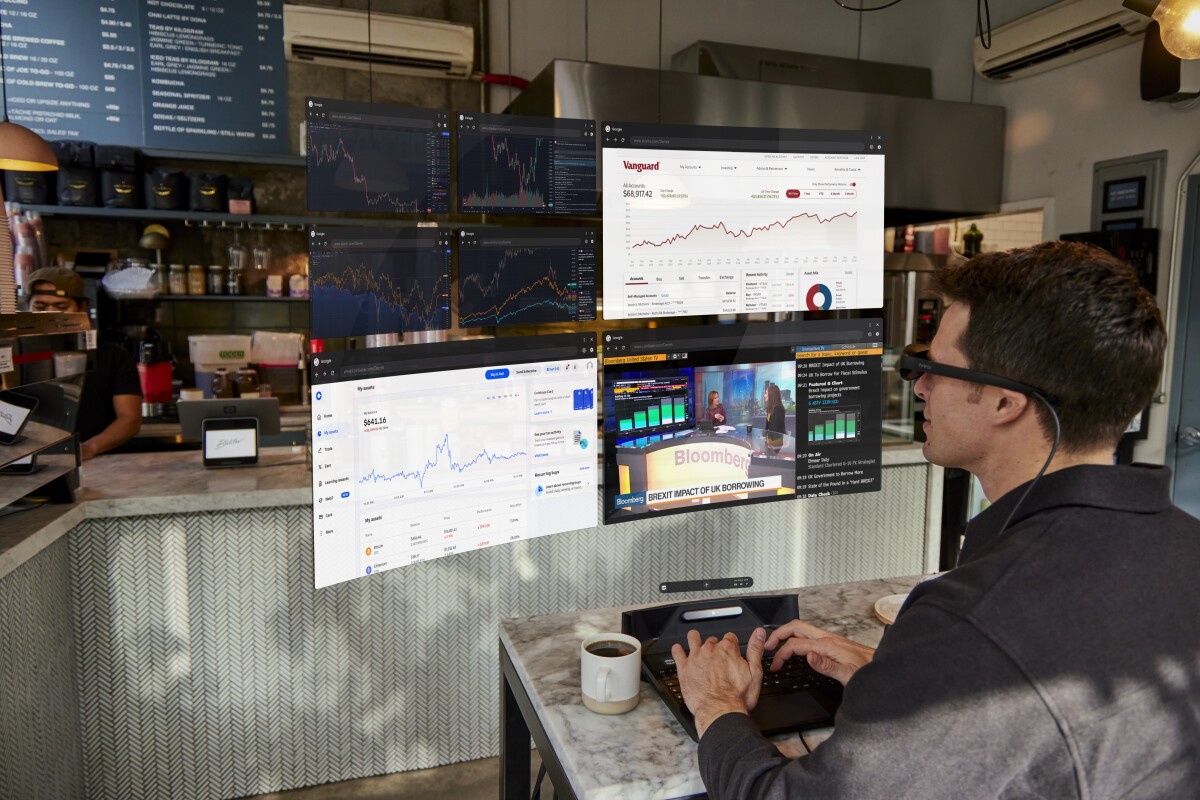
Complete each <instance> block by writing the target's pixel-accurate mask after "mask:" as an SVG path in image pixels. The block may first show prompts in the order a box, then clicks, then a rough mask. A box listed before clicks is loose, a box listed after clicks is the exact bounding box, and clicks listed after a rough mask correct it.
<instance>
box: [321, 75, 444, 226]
mask: <svg viewBox="0 0 1200 800" xmlns="http://www.w3.org/2000/svg"><path fill="white" fill-rule="evenodd" d="M306 106H307V108H306V116H305V123H306V126H307V143H306V145H305V152H306V154H307V158H308V209H309V211H353V212H363V211H385V212H389V213H396V212H407V213H414V214H415V213H431V214H448V213H450V113H449V112H448V111H441V110H435V109H424V108H408V107H405V106H393V105H382V104H378V103H355V102H351V101H349V100H327V99H322V98H318V97H310V98H308V99H307V101H306Z"/></svg>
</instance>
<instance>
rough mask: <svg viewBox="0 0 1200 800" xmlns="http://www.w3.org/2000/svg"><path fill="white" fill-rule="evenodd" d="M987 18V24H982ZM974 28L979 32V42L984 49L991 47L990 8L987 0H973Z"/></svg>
mask: <svg viewBox="0 0 1200 800" xmlns="http://www.w3.org/2000/svg"><path fill="white" fill-rule="evenodd" d="M985 18H986V19H987V25H986V26H985V25H984V24H983V21H984V19H985ZM975 30H976V31H977V32H978V34H979V44H980V46H981V47H983V49H984V50H991V49H992V10H991V8H989V7H988V0H975Z"/></svg>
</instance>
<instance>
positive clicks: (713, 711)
mask: <svg viewBox="0 0 1200 800" xmlns="http://www.w3.org/2000/svg"><path fill="white" fill-rule="evenodd" d="M726 714H746V715H749V714H750V712H749V711H747V710H746V705H745V703H739V702H721V703H712V704H710V705H706V706H704V707H703V708H702V709H700V710H699V711H696V712H693V715H694V716H695V719H696V733H697V734H698V735H699V736H701V737H703V736H704V732H705V731H707V730H708V728H709V726H710V725H712V724H713V723H714V722H716V721H717V720H718V719H720V718H721V717H723V716H725V715H726Z"/></svg>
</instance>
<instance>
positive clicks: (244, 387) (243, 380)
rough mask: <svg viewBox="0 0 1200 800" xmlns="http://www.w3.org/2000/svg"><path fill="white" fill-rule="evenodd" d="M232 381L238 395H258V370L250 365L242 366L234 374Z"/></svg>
mask: <svg viewBox="0 0 1200 800" xmlns="http://www.w3.org/2000/svg"><path fill="white" fill-rule="evenodd" d="M233 382H234V385H236V386H237V394H238V397H258V396H259V383H258V372H257V371H256V370H254V369H251V368H250V367H242V368H241V369H239V370H238V371H237V372H236V373H235V374H234V378H233Z"/></svg>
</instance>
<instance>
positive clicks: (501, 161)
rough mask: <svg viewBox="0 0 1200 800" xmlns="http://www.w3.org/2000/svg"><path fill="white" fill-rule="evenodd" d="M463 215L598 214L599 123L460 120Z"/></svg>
mask: <svg viewBox="0 0 1200 800" xmlns="http://www.w3.org/2000/svg"><path fill="white" fill-rule="evenodd" d="M458 191H459V201H458V208H459V210H460V211H462V212H463V213H471V212H480V213H483V212H494V213H499V214H581V215H586V216H592V215H593V214H595V213H596V123H595V121H593V120H590V119H555V118H547V117H517V116H512V115H509V114H481V113H478V112H462V113H460V114H459V115H458Z"/></svg>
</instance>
